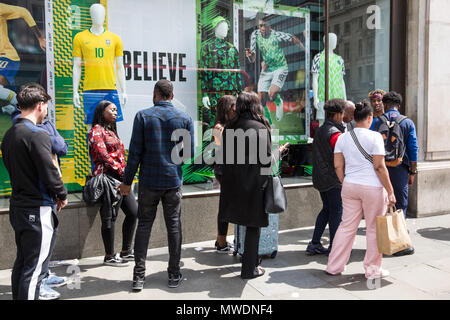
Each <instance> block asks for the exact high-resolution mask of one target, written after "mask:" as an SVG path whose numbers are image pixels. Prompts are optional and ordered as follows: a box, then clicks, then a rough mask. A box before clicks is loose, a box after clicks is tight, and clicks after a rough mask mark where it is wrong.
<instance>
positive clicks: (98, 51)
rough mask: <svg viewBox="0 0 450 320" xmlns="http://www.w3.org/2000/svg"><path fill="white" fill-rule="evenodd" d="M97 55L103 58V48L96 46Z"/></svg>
mask: <svg viewBox="0 0 450 320" xmlns="http://www.w3.org/2000/svg"><path fill="white" fill-rule="evenodd" d="M95 57H96V58H103V48H95Z"/></svg>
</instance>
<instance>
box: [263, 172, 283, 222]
mask: <svg viewBox="0 0 450 320" xmlns="http://www.w3.org/2000/svg"><path fill="white" fill-rule="evenodd" d="M264 208H265V210H266V213H282V212H284V211H286V208H287V197H286V191H285V190H284V187H283V183H282V182H281V177H280V176H275V177H273V176H269V178H268V179H267V185H266V188H265V189H264Z"/></svg>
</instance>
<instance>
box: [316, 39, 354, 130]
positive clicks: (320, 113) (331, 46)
mask: <svg viewBox="0 0 450 320" xmlns="http://www.w3.org/2000/svg"><path fill="white" fill-rule="evenodd" d="M323 42H324V43H325V37H323ZM336 47H337V36H336V34H334V33H329V34H328V53H329V56H331V55H332V54H334V50H335V49H336ZM342 82H343V88H344V97H343V99H344V100H347V93H346V91H345V82H344V78H342ZM312 88H313V94H314V108H315V109H316V110H317V119H318V120H319V123H320V125H322V124H323V123H324V119H325V112H324V110H323V107H324V105H325V101H319V74H318V73H313V74H312Z"/></svg>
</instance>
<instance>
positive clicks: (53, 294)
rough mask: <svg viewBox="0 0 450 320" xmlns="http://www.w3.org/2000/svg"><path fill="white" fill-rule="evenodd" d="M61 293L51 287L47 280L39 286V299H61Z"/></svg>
mask: <svg viewBox="0 0 450 320" xmlns="http://www.w3.org/2000/svg"><path fill="white" fill-rule="evenodd" d="M60 296H61V294H60V293H59V292H57V291H55V290H53V289H52V288H50V287H49V286H48V285H47V284H46V283H45V281H42V282H41V287H40V288H39V300H56V299H59V297H60Z"/></svg>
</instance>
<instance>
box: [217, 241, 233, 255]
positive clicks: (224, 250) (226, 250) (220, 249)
mask: <svg viewBox="0 0 450 320" xmlns="http://www.w3.org/2000/svg"><path fill="white" fill-rule="evenodd" d="M215 247H216V252H217V253H229V252H231V249H232V248H233V245H232V244H231V243H229V242H227V244H226V245H225V246H224V247H220V246H219V243H218V242H217V241H216V243H215Z"/></svg>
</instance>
